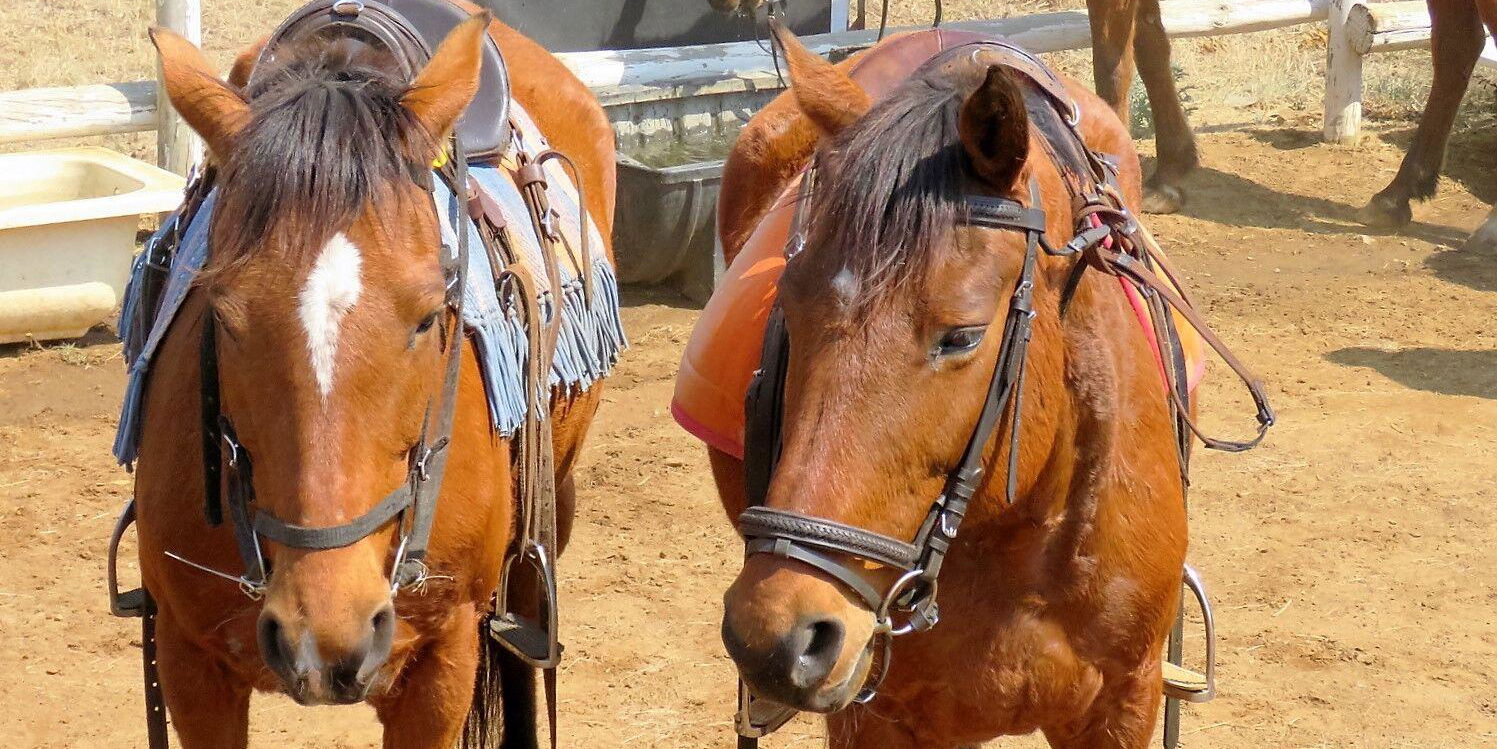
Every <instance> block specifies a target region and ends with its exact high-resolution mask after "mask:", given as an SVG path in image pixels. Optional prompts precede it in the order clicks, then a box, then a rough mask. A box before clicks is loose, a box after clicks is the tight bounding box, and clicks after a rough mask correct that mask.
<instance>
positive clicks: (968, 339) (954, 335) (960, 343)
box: [936, 325, 987, 356]
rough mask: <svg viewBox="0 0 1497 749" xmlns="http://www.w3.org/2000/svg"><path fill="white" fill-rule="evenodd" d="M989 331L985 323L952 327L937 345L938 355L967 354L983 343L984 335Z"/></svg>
mask: <svg viewBox="0 0 1497 749" xmlns="http://www.w3.org/2000/svg"><path fill="white" fill-rule="evenodd" d="M986 332H987V326H985V325H968V326H966V327H962V328H952V329H951V330H948V331H946V335H943V336H941V342H940V343H938V344H937V345H936V356H951V355H953V354H965V353H967V352H968V351H971V350H972V349H975V348H977V344H979V343H982V336H983V334H984V333H986Z"/></svg>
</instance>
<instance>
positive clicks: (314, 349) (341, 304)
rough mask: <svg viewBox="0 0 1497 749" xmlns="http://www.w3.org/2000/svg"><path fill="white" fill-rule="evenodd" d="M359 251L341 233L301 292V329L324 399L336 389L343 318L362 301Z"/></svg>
mask: <svg viewBox="0 0 1497 749" xmlns="http://www.w3.org/2000/svg"><path fill="white" fill-rule="evenodd" d="M363 262H364V261H363V257H362V256H360V255H359V248H358V247H355V246H354V244H353V242H350V241H348V237H346V236H344V235H343V233H342V232H339V233H337V234H334V235H333V238H332V239H329V240H328V242H327V246H326V247H323V248H322V254H321V255H319V256H318V258H317V262H316V263H315V264H314V265H313V266H312V272H311V273H310V274H308V275H307V283H306V285H305V286H303V287H302V290H301V310H300V311H301V325H302V328H303V329H304V330H306V332H307V352H308V353H309V354H311V357H312V373H313V374H314V375H315V376H316V377H317V389H318V390H319V391H321V393H322V397H323V398H326V397H327V394H328V393H329V392H330V391H331V390H332V389H333V363H334V361H336V359H337V354H338V329H339V326H340V324H341V323H342V322H343V316H344V315H345V314H347V313H348V311H349V310H351V309H353V306H354V304H355V303H357V302H358V301H359V290H360V289H361V288H362V283H361V281H360V278H359V270H360V267H361V266H362V265H363Z"/></svg>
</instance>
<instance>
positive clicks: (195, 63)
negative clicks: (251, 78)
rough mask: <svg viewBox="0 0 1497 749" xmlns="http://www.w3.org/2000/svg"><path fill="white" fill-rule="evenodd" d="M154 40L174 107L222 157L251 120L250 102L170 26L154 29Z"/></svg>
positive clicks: (215, 152)
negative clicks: (222, 79) (220, 78)
mask: <svg viewBox="0 0 1497 749" xmlns="http://www.w3.org/2000/svg"><path fill="white" fill-rule="evenodd" d="M151 43H152V44H154V45H156V51H157V52H158V53H159V54H160V55H161V81H162V85H164V86H165V87H166V95H167V96H168V97H169V98H170V99H171V101H172V106H173V107H175V108H176V110H177V112H178V113H179V114H181V115H182V119H184V120H186V121H187V124H188V125H189V126H190V127H192V129H193V131H194V132H196V133H197V134H198V135H200V136H202V137H203V140H204V141H205V142H206V143H207V144H208V148H209V149H211V150H212V151H213V153H214V154H215V155H216V156H218V157H219V158H223V157H225V156H227V155H228V153H229V151H230V150H232V149H233V146H234V140H235V139H236V138H237V137H238V136H239V133H240V132H241V131H243V130H244V126H245V125H246V124H248V123H249V120H250V108H249V104H248V103H247V102H245V100H244V97H242V96H240V95H239V92H238V91H235V90H234V89H232V88H230V87H229V86H228V85H227V84H225V83H224V82H223V81H221V80H219V79H218V74H217V73H216V72H215V71H214V70H213V66H212V65H211V64H210V63H209V62H208V58H206V57H203V52H202V50H199V49H198V48H197V47H196V46H194V45H193V43H192V42H189V41H187V40H186V39H183V38H182V37H181V36H180V35H178V34H176V33H175V32H173V31H171V30H169V29H163V28H153V29H151Z"/></svg>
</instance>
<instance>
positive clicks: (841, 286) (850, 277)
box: [832, 265, 858, 307]
mask: <svg viewBox="0 0 1497 749" xmlns="http://www.w3.org/2000/svg"><path fill="white" fill-rule="evenodd" d="M832 291H833V293H835V294H836V295H837V301H838V302H839V303H841V304H842V306H844V307H847V306H850V305H851V304H852V302H853V300H854V299H856V298H857V296H858V276H857V274H856V273H853V272H852V269H851V268H849V267H847V266H845V265H844V266H842V270H839V271H837V275H835V276H832Z"/></svg>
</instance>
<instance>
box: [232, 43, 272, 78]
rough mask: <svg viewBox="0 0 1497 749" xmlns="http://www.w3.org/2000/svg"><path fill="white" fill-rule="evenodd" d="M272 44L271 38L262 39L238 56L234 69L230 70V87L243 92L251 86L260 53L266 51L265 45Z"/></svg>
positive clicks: (235, 59)
mask: <svg viewBox="0 0 1497 749" xmlns="http://www.w3.org/2000/svg"><path fill="white" fill-rule="evenodd" d="M269 43H270V36H269V35H268V34H267V35H266V36H262V37H260V39H259V40H258V41H256V42H255V43H254V44H251V45H250V46H248V47H245V48H244V50H243V51H241V52H240V53H239V55H238V56H236V57H235V58H234V65H233V67H230V68H229V85H230V86H233V87H234V88H237V89H239V90H240V91H243V90H244V88H245V86H248V85H249V79H250V74H251V73H253V72H255V63H257V62H259V61H260V53H261V52H264V51H265V45H267V44H269Z"/></svg>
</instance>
